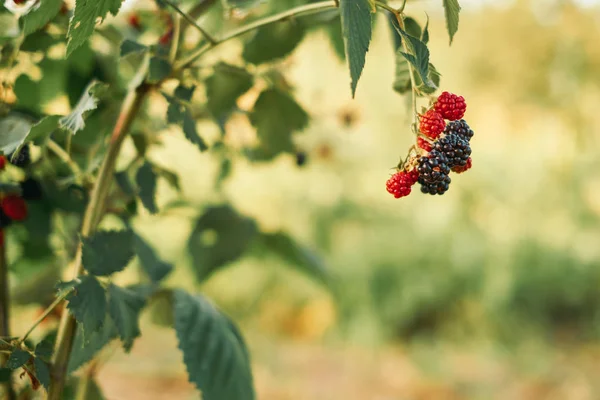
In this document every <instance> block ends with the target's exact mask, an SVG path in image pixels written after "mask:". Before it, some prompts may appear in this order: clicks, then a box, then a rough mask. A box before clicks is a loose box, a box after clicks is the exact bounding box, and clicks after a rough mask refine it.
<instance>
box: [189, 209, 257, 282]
mask: <svg viewBox="0 0 600 400" xmlns="http://www.w3.org/2000/svg"><path fill="white" fill-rule="evenodd" d="M255 235H256V224H255V222H254V221H253V220H251V219H249V218H246V217H243V216H241V215H239V214H238V213H237V212H235V210H233V209H232V208H231V207H229V206H217V207H211V208H208V209H207V210H206V211H205V213H204V214H203V215H202V216H201V217H200V219H199V220H198V222H197V223H196V226H195V228H194V230H193V232H192V234H191V236H190V239H189V241H188V249H189V251H190V254H191V256H192V260H193V263H194V269H195V271H196V275H197V276H198V279H199V280H204V279H206V278H208V277H209V276H210V275H211V274H212V273H213V272H215V271H216V270H218V269H219V268H220V267H223V266H225V265H226V264H228V263H230V262H232V261H235V260H236V259H238V258H239V257H240V256H241V255H242V254H244V252H245V251H246V249H247V248H248V245H249V244H250V242H251V241H252V239H254V237H255Z"/></svg>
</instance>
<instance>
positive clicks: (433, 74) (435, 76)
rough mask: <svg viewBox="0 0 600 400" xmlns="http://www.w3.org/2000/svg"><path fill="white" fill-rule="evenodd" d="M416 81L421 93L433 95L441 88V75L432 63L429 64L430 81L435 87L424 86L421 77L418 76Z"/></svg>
mask: <svg viewBox="0 0 600 400" xmlns="http://www.w3.org/2000/svg"><path fill="white" fill-rule="evenodd" d="M415 79H416V85H417V89H418V90H419V92H421V93H425V94H433V93H435V91H436V88H438V87H439V86H440V73H439V72H438V71H437V70H436V69H435V67H434V66H433V64H431V63H429V79H431V81H432V82H433V84H434V86H435V87H430V86H427V85H424V84H423V82H422V81H421V78H420V77H419V76H416V77H415Z"/></svg>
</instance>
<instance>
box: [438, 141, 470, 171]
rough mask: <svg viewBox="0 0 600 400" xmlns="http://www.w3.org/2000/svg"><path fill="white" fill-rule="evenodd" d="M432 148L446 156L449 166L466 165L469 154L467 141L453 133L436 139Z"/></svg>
mask: <svg viewBox="0 0 600 400" xmlns="http://www.w3.org/2000/svg"><path fill="white" fill-rule="evenodd" d="M433 148H434V149H436V150H437V151H439V152H440V153H442V154H444V156H446V158H447V159H448V162H447V164H448V166H449V167H450V168H453V167H456V166H464V165H466V164H467V160H468V159H469V156H470V155H471V146H469V142H468V141H467V140H464V139H462V138H461V137H460V136H458V135H457V134H455V133H449V134H446V136H444V137H443V138H441V139H439V140H437V141H436V142H435V143H434V144H433Z"/></svg>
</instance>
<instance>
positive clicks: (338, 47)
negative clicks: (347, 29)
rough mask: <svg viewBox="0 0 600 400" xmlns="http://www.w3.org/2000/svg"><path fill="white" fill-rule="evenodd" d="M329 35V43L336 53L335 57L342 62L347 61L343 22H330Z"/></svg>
mask: <svg viewBox="0 0 600 400" xmlns="http://www.w3.org/2000/svg"><path fill="white" fill-rule="evenodd" d="M326 30H327V35H328V36H329V43H330V44H331V47H332V48H333V51H334V52H335V55H336V56H338V58H339V59H340V60H342V61H344V62H345V61H346V49H345V48H344V36H342V20H341V19H340V18H336V19H334V20H333V21H332V22H330V23H329V24H328V25H327V27H326Z"/></svg>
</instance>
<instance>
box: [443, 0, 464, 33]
mask: <svg viewBox="0 0 600 400" xmlns="http://www.w3.org/2000/svg"><path fill="white" fill-rule="evenodd" d="M443 1H444V14H445V15H446V28H448V35H449V36H450V44H452V39H454V35H455V34H456V31H458V18H459V14H460V4H458V0H443Z"/></svg>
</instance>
